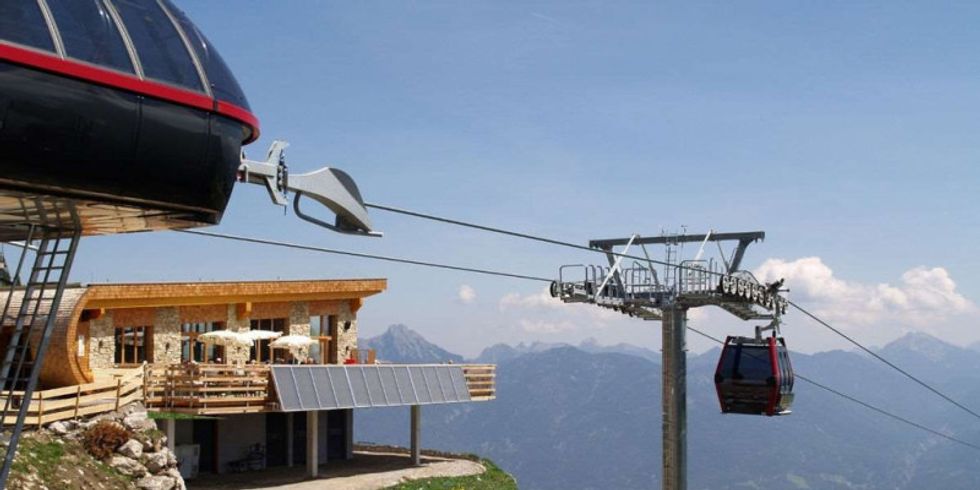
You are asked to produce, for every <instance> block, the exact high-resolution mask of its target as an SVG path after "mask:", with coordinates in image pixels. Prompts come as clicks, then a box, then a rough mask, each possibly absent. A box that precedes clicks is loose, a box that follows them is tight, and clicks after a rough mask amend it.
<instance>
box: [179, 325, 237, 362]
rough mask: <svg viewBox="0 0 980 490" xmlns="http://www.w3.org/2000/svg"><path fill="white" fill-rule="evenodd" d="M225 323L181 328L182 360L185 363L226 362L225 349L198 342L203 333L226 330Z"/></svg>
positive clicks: (182, 326)
mask: <svg viewBox="0 0 980 490" xmlns="http://www.w3.org/2000/svg"><path fill="white" fill-rule="evenodd" d="M224 329H225V324H224V322H203V323H185V324H183V325H181V326H180V360H181V361H184V362H189V361H194V362H224V361H225V360H226V359H225V348H224V347H223V346H220V345H214V344H204V343H201V342H198V341H197V337H198V336H199V335H201V334H202V333H208V332H214V331H215V330H224Z"/></svg>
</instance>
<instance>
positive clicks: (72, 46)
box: [47, 0, 133, 73]
mask: <svg viewBox="0 0 980 490" xmlns="http://www.w3.org/2000/svg"><path fill="white" fill-rule="evenodd" d="M47 1H48V8H50V9H51V13H52V15H53V16H54V20H55V24H57V25H58V31H59V32H60V34H61V40H62V42H63V43H64V45H65V53H66V54H67V55H68V56H69V57H71V58H75V59H79V60H82V61H88V62H89V63H95V64H96V65H102V66H106V67H109V68H114V69H116V70H121V71H124V72H126V73H133V64H132V61H131V60H130V59H129V53H128V52H127V51H126V45H125V44H123V40H122V36H121V35H120V34H119V31H118V30H117V29H116V24H115V23H114V22H113V21H112V17H111V16H110V15H109V11H108V10H106V8H105V6H104V5H102V0H88V1H81V0H47Z"/></svg>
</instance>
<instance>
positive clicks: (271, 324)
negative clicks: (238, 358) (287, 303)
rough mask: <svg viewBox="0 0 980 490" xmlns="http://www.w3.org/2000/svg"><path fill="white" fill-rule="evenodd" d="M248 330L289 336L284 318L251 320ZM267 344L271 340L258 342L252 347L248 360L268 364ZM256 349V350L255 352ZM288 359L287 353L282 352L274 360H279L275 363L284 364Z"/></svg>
mask: <svg viewBox="0 0 980 490" xmlns="http://www.w3.org/2000/svg"><path fill="white" fill-rule="evenodd" d="M249 328H250V329H252V330H270V331H273V332H281V333H282V334H283V335H289V329H287V328H286V319H285V318H266V319H261V320H252V321H251V322H250V323H249ZM269 342H272V341H271V340H259V341H257V342H256V343H255V345H253V346H252V350H251V353H250V356H251V357H250V358H251V359H252V360H254V361H258V362H263V361H265V362H268V361H269V355H270V353H269ZM256 347H258V350H256ZM287 357H289V352H287V351H282V352H277V353H276V358H277V359H279V360H278V361H276V360H275V359H274V361H275V362H285V361H286V360H287Z"/></svg>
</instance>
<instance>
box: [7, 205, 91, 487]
mask: <svg viewBox="0 0 980 490" xmlns="http://www.w3.org/2000/svg"><path fill="white" fill-rule="evenodd" d="M31 201H32V202H30V205H25V206H24V218H25V220H26V221H27V223H28V224H27V234H26V240H25V241H24V243H23V252H22V253H21V257H20V260H19V261H18V264H17V271H16V273H15V275H14V277H15V279H16V278H18V277H20V273H21V269H22V267H23V266H24V265H25V264H24V263H25V262H26V257H27V255H28V252H29V250H32V251H33V252H34V261H33V265H32V266H31V271H30V274H29V275H28V279H27V281H26V283H25V284H24V286H23V287H17V285H16V284H17V281H16V280H14V281H12V284H11V286H10V287H9V290H8V294H7V297H6V299H5V300H4V304H3V316H2V317H0V325H2V326H3V327H4V329H5V330H7V329H9V332H10V340H9V343H8V344H7V348H6V350H5V352H3V358H2V360H0V394H2V395H3V400H2V404H0V405H2V407H0V408H2V410H0V428H2V434H0V444H2V447H0V450H2V453H3V458H4V459H3V467H2V469H0V488H5V487H6V483H7V477H8V476H9V474H10V467H11V465H12V464H13V461H14V454H15V453H16V451H17V443H18V442H19V440H20V435H21V432H22V431H23V429H24V420H25V418H26V416H27V411H28V409H29V408H30V404H31V399H32V398H33V396H34V390H35V389H36V388H37V382H38V376H39V375H40V372H41V366H42V365H43V363H44V356H45V354H46V352H47V349H48V344H49V343H50V340H51V331H52V329H53V327H54V325H55V322H56V320H57V317H58V315H57V313H58V308H59V306H60V304H61V297H62V293H63V292H64V290H65V286H66V285H67V282H68V274H69V272H70V270H71V265H72V262H73V261H74V258H75V250H76V249H77V246H78V241H79V238H80V236H81V227H80V225H79V222H78V215H77V213H76V212H75V209H74V207H73V205H72V204H71V203H66V202H64V201H59V200H47V199H45V200H41V199H36V200H31ZM15 391H19V392H23V394H20V393H17V394H16V395H15V393H14V392H15ZM15 398H16V400H15Z"/></svg>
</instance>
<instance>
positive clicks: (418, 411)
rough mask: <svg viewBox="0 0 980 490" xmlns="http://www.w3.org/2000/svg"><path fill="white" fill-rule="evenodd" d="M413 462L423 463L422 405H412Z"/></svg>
mask: <svg viewBox="0 0 980 490" xmlns="http://www.w3.org/2000/svg"><path fill="white" fill-rule="evenodd" d="M411 418H412V464H413V465H415V466H420V465H421V464H422V444H421V442H422V441H421V439H422V407H421V406H419V405H412V415H411Z"/></svg>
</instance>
